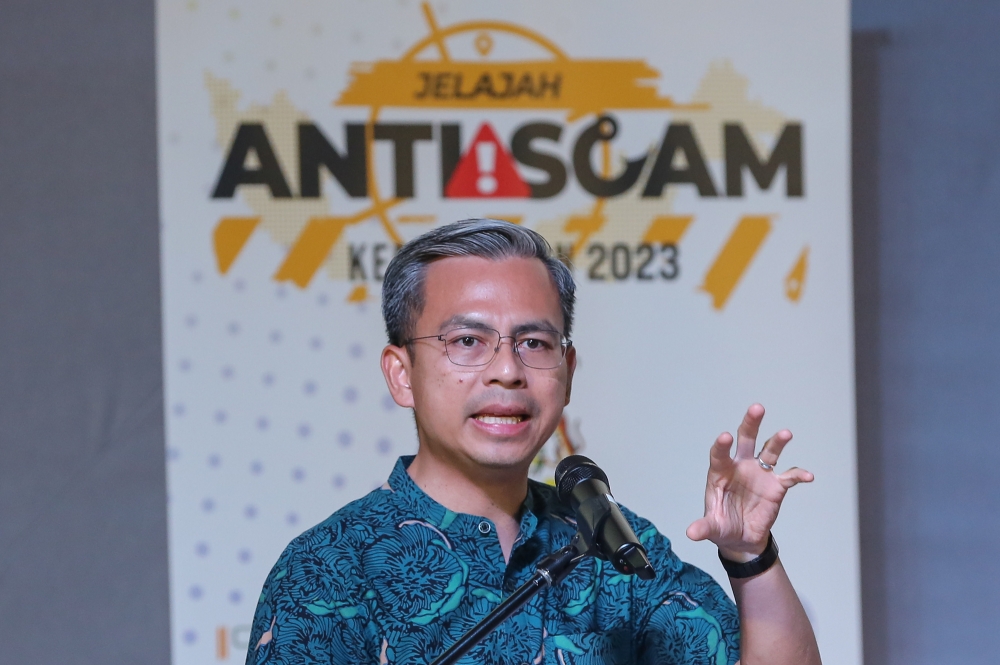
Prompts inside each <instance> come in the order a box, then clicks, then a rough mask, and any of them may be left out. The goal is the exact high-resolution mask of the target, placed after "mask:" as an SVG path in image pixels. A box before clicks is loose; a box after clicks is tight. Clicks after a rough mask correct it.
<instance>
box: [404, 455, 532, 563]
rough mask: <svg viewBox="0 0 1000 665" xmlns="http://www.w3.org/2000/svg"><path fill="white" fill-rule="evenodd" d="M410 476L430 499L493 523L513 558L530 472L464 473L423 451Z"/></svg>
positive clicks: (415, 459)
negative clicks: (512, 551)
mask: <svg viewBox="0 0 1000 665" xmlns="http://www.w3.org/2000/svg"><path fill="white" fill-rule="evenodd" d="M407 473H408V474H409V475H410V478H412V479H413V481H414V482H415V483H416V484H417V486H418V487H420V489H421V490H423V491H424V493H425V494H427V496H429V497H430V498H432V499H434V500H435V501H437V502H438V503H440V504H441V505H442V506H444V507H445V508H447V509H448V510H451V511H453V512H456V513H467V514H470V515H477V516H479V517H485V518H487V519H489V520H490V521H492V522H493V523H494V524H495V525H496V528H497V535H498V536H499V538H500V546H501V549H502V550H503V554H504V559H509V558H510V550H511V548H512V546H513V543H514V540H516V538H517V534H518V531H519V528H520V511H521V504H522V503H523V502H524V498H525V496H526V495H527V492H528V473H527V469H524V470H523V471H519V470H502V471H498V470H495V469H462V468H458V467H457V466H456V465H454V464H450V463H448V462H445V461H443V460H439V459H436V458H435V457H434V456H433V455H431V454H429V453H427V452H426V451H425V450H423V449H421V451H419V452H417V456H416V457H415V458H414V459H413V461H412V462H411V463H410V466H409V467H408V468H407Z"/></svg>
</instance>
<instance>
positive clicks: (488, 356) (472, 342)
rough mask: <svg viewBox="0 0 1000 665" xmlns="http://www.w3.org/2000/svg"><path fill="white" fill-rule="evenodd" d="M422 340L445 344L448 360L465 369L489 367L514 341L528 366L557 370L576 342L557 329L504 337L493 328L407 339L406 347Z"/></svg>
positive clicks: (519, 355) (457, 330)
mask: <svg viewBox="0 0 1000 665" xmlns="http://www.w3.org/2000/svg"><path fill="white" fill-rule="evenodd" d="M421 339H436V340H439V341H442V342H444V352H445V353H446V354H447V356H448V360H450V361H451V362H453V363H454V364H456V365H460V366H462V367H482V366H483V365H489V364H490V363H491V362H492V361H493V358H495V357H496V355H497V353H498V352H499V351H500V344H501V343H502V342H503V340H505V339H510V340H513V344H512V346H513V348H514V353H516V354H517V357H518V358H520V359H521V362H522V363H523V364H524V366H525V367H531V368H534V369H555V368H556V367H559V366H560V365H562V362H563V358H565V357H566V349H568V348H569V347H570V346H572V345H573V342H571V341H570V340H568V339H566V338H565V337H563V335H562V334H561V333H559V332H558V331H555V330H528V331H525V332H519V333H517V334H516V335H501V334H500V331H499V330H493V329H492V328H455V329H454V330H449V331H448V332H446V333H444V334H442V335H426V336H424V337H413V338H411V339H408V340H406V341H405V342H404V343H403V345H404V346H406V345H408V344H410V343H411V342H416V341H417V340H421Z"/></svg>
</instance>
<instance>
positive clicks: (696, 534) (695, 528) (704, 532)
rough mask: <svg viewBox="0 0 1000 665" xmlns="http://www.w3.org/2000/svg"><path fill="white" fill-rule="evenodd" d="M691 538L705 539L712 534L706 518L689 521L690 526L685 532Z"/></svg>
mask: <svg viewBox="0 0 1000 665" xmlns="http://www.w3.org/2000/svg"><path fill="white" fill-rule="evenodd" d="M685 533H686V534H687V537H688V538H690V539H691V540H695V541H697V540H705V539H706V538H708V537H709V536H710V535H711V534H712V528H711V526H710V525H709V522H708V520H707V519H706V518H704V517H702V518H700V519H696V520H695V521H694V522H691V526H689V527H688V528H687V531H686V532H685Z"/></svg>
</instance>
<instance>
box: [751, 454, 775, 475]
mask: <svg viewBox="0 0 1000 665" xmlns="http://www.w3.org/2000/svg"><path fill="white" fill-rule="evenodd" d="M762 452H764V451H763V450H762V451H761V453H762ZM753 458H754V459H755V460H757V464H760V468H762V469H764V470H765V471H774V464H768V463H767V462H765V461H764V460H762V459H761V458H760V453H757V454H756V455H754V456H753Z"/></svg>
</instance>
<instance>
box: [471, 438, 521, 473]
mask: <svg viewBox="0 0 1000 665" xmlns="http://www.w3.org/2000/svg"><path fill="white" fill-rule="evenodd" d="M536 454H537V449H535V448H526V447H523V446H520V445H515V444H491V445H489V446H485V447H482V448H477V449H476V450H473V451H470V455H469V457H470V458H471V459H472V461H474V462H475V463H476V464H477V465H479V466H481V467H483V468H485V469H490V470H492V471H518V472H523V473H527V471H528V467H529V466H530V465H531V460H533V459H534V458H535V455H536Z"/></svg>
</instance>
